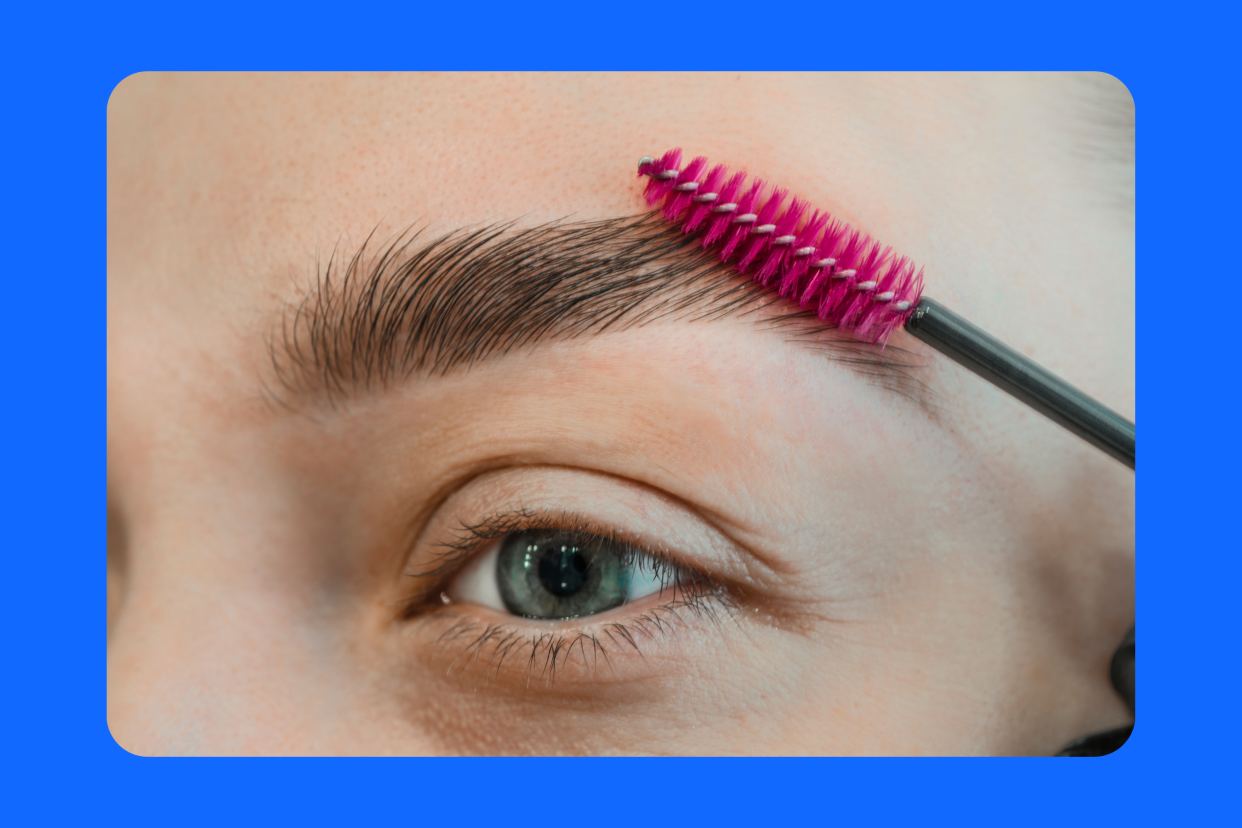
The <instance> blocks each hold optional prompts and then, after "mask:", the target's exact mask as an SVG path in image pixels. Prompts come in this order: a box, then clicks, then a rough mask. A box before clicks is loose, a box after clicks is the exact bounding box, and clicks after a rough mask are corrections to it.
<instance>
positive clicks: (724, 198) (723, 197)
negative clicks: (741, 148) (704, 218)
mask: <svg viewBox="0 0 1242 828" xmlns="http://www.w3.org/2000/svg"><path fill="white" fill-rule="evenodd" d="M745 183H746V173H744V172H736V173H734V174H733V175H731V176H730V177H729V180H728V182H726V183H725V185H724V186H723V187H721V188H720V198H718V199H716V204H717V205H723V204H735V203H736V202H735V201H734V199H735V198H737V194H738V193H739V192H740V191H741V189H742V185H743V184H745ZM738 209H741V205H738ZM712 215H714V216H715V218H713V219H712V223H711V226H710V227H708V229H707V232H706V233H704V234H703V247H705V248H706V247H710V246H711V245H712V243H714V242H715V241H716V240H717V239H719V238H720V237H721V236H722V235H724V232H725V231H726V230H728V229H729V225H730V223H731V222H732V221H733V217H734V216H736V215H738V212H737V210H733V211H732V212H728V213H713V214H712Z"/></svg>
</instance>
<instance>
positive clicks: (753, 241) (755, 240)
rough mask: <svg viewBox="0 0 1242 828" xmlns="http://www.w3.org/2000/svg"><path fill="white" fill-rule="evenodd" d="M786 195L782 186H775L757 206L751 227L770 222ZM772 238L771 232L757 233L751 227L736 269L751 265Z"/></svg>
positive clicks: (786, 192) (761, 225) (741, 270)
mask: <svg viewBox="0 0 1242 828" xmlns="http://www.w3.org/2000/svg"><path fill="white" fill-rule="evenodd" d="M787 195H789V191H788V190H786V189H784V188H783V187H777V188H776V189H774V190H773V191H772V195H770V196H768V200H767V201H765V202H764V203H763V206H762V207H760V208H759V218H757V219H755V223H754V224H752V225H751V227H752V228H756V227H763V226H765V225H768V224H771V223H772V220H773V219H775V218H776V211H777V210H779V209H780V208H781V204H782V203H783V202H784V201H785V196H787ZM773 238H774V234H773V233H766V234H764V235H757V234H755V233H754V230H753V229H752V230H751V238H750V245H749V246H747V248H746V251H745V252H744V253H742V258H741V259H739V260H738V263H737V269H738V270H739V271H740V272H742V273H745V272H746V270H747V268H749V267H750V266H751V263H753V262H754V261H755V259H756V258H758V256H759V254H760V253H762V252H763V251H764V250H765V249H766V248H767V246H768V245H770V244H771V243H772V239H773Z"/></svg>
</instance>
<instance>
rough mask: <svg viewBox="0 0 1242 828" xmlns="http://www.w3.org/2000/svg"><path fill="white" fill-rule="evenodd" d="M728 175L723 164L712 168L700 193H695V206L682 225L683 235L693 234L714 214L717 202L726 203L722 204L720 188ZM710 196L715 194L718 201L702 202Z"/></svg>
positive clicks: (700, 188) (704, 180) (699, 190)
mask: <svg viewBox="0 0 1242 828" xmlns="http://www.w3.org/2000/svg"><path fill="white" fill-rule="evenodd" d="M727 173H728V170H727V169H726V168H725V167H724V165H723V164H717V165H716V166H714V167H712V171H711V172H709V173H708V174H707V177H706V178H704V179H703V184H702V186H700V187H699V189H698V192H696V193H694V198H693V199H691V201H692V202H693V203H694V205H695V206H694V207H691V208H690V215H689V216H687V217H686V220H685V222H684V223H683V224H682V228H681V230H682V232H683V233H693V232H694V231H695V230H697V229H698V228H699V225H700V224H702V223H703V220H704V219H706V218H707V217H708V216H710V215H711V214H712V207H713V206H714V205H715V204H716V203H717V202H719V203H722V204H723V203H724V202H720V192H719V187H720V184H721V182H722V181H724V178H725V175H726V174H727ZM709 194H715V196H716V199H714V200H712V201H702V200H701V199H702V198H703V196H706V195H709Z"/></svg>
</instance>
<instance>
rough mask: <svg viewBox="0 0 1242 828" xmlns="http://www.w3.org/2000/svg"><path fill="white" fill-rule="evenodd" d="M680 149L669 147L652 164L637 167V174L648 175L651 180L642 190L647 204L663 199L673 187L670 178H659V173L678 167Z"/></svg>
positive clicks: (672, 180)
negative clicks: (669, 148)
mask: <svg viewBox="0 0 1242 828" xmlns="http://www.w3.org/2000/svg"><path fill="white" fill-rule="evenodd" d="M680 164H681V150H679V149H671V150H669V151H668V152H666V153H664V155H663V156H662V157H660V159H659V160H657V161H656V162H655V163H653V164H645V165H643V166H641V167H639V168H638V174H639V175H650V176H652V178H651V180H650V181H648V182H647V189H646V190H645V191H644V192H643V197H644V198H646V199H647V203H648V204H655V203H657V202H659V201H663V200H664V197H665V196H666V195H668V194H669V192H670V191H671V190H672V189H673V184H674V183H676V182H675V180H674V179H672V178H668V179H665V178H661V177H660V176H659V173H662V172H664V171H666V170H677V169H680V166H679V165H680Z"/></svg>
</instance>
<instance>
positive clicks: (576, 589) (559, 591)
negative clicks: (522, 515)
mask: <svg viewBox="0 0 1242 828" xmlns="http://www.w3.org/2000/svg"><path fill="white" fill-rule="evenodd" d="M679 575H680V569H679V568H678V567H676V566H675V565H673V564H671V563H669V562H667V561H664V560H662V559H659V558H657V557H656V556H654V555H651V554H648V553H645V552H643V551H641V550H639V549H636V548H634V547H632V546H630V545H628V544H625V543H621V542H618V541H616V540H614V539H611V538H604V537H600V536H597V535H589V534H583V533H575V532H565V531H562V530H554V529H533V530H526V531H521V532H513V533H511V534H508V535H505V536H504V537H502V538H498V539H496V540H494V541H492V542H491V544H490V545H489V546H488V547H486V548H485V550H484V552H483V554H482V555H480V556H479V558H478V559H477V560H476V561H475V562H474V563H472V564H470V565H469V566H468V567H467V569H466V570H465V571H463V572H462V573H461V575H459V576H458V577H457V579H455V580H454V582H453V583H452V584H451V585H450V587H449V589H448V591H447V593H446V594H447V595H448V597H449V598H450V599H451V600H457V601H468V602H471V603H476V604H481V605H483V606H487V607H491V608H493V609H497V610H502V611H505V612H509V613H512V614H514V615H520V616H523V617H526V618H540V619H562V618H579V617H581V616H585V615H595V614H597V613H601V612H606V611H608V610H610V609H613V608H614V607H619V606H621V605H622V604H625V603H627V602H630V601H634V600H637V599H639V598H643V597H646V596H648V595H651V594H653V593H656V592H660V591H661V590H662V589H663V588H664V586H666V585H670V584H674V583H675V582H676V581H677V580H678V579H679Z"/></svg>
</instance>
